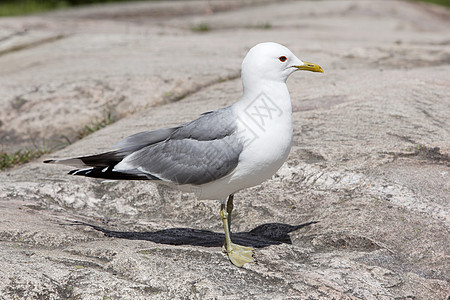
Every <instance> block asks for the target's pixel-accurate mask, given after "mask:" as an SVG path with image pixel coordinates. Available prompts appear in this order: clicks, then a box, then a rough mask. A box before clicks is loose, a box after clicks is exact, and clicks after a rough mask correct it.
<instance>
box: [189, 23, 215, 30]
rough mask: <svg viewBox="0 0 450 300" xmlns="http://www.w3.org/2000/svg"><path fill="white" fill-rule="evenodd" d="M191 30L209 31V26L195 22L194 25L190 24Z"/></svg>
mask: <svg viewBox="0 0 450 300" xmlns="http://www.w3.org/2000/svg"><path fill="white" fill-rule="evenodd" d="M191 30H192V31H196V32H206V31H210V30H211V28H210V27H209V25H208V24H206V23H200V24H197V25H195V26H192V27H191Z"/></svg>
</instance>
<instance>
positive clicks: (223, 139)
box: [114, 108, 243, 185]
mask: <svg viewBox="0 0 450 300" xmlns="http://www.w3.org/2000/svg"><path fill="white" fill-rule="evenodd" d="M242 148H243V142H242V141H241V140H240V139H239V138H238V135H237V125H236V118H235V116H234V114H233V112H232V110H231V109H230V108H225V109H221V110H217V111H214V112H211V113H208V114H206V115H204V116H202V117H201V118H199V119H197V120H194V121H192V122H190V123H187V124H185V125H183V126H181V127H179V128H177V129H176V130H174V131H173V133H172V134H171V135H170V137H169V138H167V139H166V140H164V141H161V142H159V143H155V144H152V145H149V146H147V147H144V148H142V149H140V150H138V151H136V152H134V153H132V154H130V155H129V156H127V157H125V158H124V159H123V161H122V162H120V163H119V164H118V165H117V166H116V167H115V168H114V170H117V171H120V172H124V173H128V172H129V173H133V174H136V173H138V172H139V173H143V174H148V175H151V176H154V177H157V178H159V179H161V180H164V181H170V182H173V183H177V184H193V185H199V184H204V183H207V182H210V181H213V180H216V179H219V178H221V177H223V176H225V175H227V174H229V173H230V172H231V171H232V170H234V169H235V168H236V166H237V164H238V161H239V155H240V153H241V152H242Z"/></svg>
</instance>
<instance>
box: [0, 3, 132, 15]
mask: <svg viewBox="0 0 450 300" xmlns="http://www.w3.org/2000/svg"><path fill="white" fill-rule="evenodd" d="M124 1H131V0H1V1H0V17H1V16H18V15H27V14H33V13H38V12H42V11H47V10H52V9H57V8H63V7H70V6H77V5H83V4H94V3H107V2H124Z"/></svg>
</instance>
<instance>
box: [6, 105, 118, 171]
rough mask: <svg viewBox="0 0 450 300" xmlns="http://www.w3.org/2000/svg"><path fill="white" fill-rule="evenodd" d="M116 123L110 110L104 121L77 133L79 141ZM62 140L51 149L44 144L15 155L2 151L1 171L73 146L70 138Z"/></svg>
mask: <svg viewBox="0 0 450 300" xmlns="http://www.w3.org/2000/svg"><path fill="white" fill-rule="evenodd" d="M114 121H115V118H114V117H113V113H112V111H111V110H108V111H106V112H105V116H104V118H103V119H101V120H99V121H96V122H94V123H92V124H91V125H86V126H84V127H83V128H82V129H81V130H79V131H78V133H77V139H82V138H84V137H86V136H88V135H90V134H91V133H93V132H95V131H97V130H100V129H102V128H103V127H106V126H108V125H110V124H112V123H114ZM62 139H64V141H60V142H59V143H58V144H57V145H56V146H54V147H52V148H51V149H47V148H46V146H45V142H44V143H43V145H42V147H40V146H37V145H34V149H28V148H26V149H21V150H18V151H16V152H14V153H8V152H5V151H2V150H0V171H2V170H5V169H7V168H11V167H14V166H17V165H21V164H24V163H27V162H29V161H31V160H33V159H36V158H38V157H40V156H42V155H44V154H48V153H51V152H53V151H54V150H57V149H61V147H64V146H67V145H70V144H72V141H70V140H69V138H68V137H65V136H63V137H62Z"/></svg>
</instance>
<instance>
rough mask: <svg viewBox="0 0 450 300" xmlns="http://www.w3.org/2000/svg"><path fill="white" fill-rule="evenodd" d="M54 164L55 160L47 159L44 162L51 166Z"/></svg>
mask: <svg viewBox="0 0 450 300" xmlns="http://www.w3.org/2000/svg"><path fill="white" fill-rule="evenodd" d="M54 162H55V160H54V159H46V160H44V161H43V163H44V164H51V163H54Z"/></svg>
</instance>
